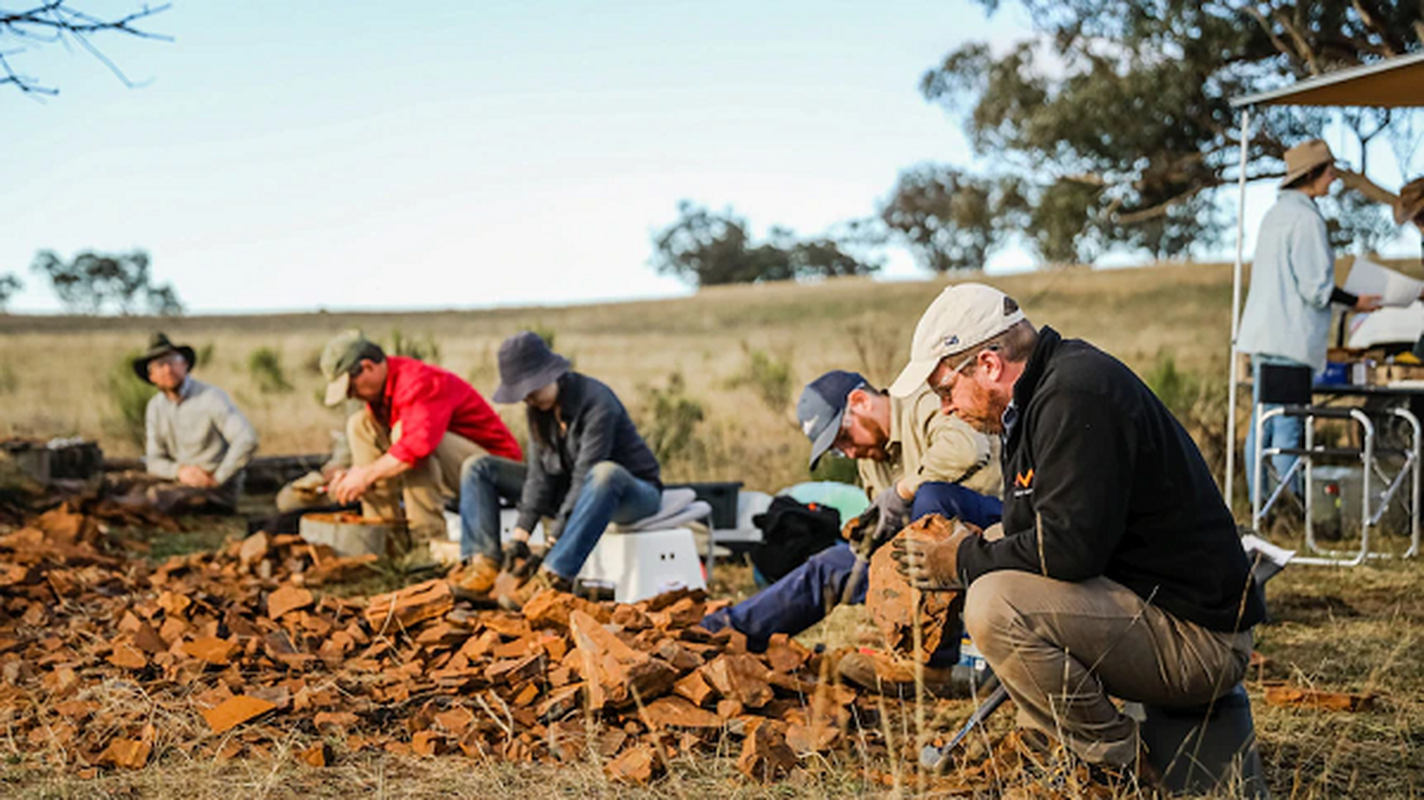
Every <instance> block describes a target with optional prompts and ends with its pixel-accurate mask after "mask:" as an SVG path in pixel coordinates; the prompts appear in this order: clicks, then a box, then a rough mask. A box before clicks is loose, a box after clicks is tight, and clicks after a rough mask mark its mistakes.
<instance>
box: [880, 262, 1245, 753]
mask: <svg viewBox="0 0 1424 800" xmlns="http://www.w3.org/2000/svg"><path fill="white" fill-rule="evenodd" d="M926 381H928V382H929V384H930V386H931V387H932V388H933V389H934V391H935V392H936V393H937V394H938V395H939V397H940V400H941V403H942V407H943V410H944V412H945V413H947V414H948V413H954V414H958V415H959V416H960V417H961V418H962V419H964V420H965V421H966V422H968V423H969V424H971V425H973V426H975V427H976V428H979V429H980V430H983V431H985V432H986V433H997V434H999V435H1000V436H1002V437H1003V441H1004V447H1003V475H1004V484H1005V486H1004V510H1003V535H1002V537H998V538H994V539H993V540H990V537H987V536H981V535H976V534H977V532H976V531H971V530H968V529H965V528H961V529H960V531H959V532H958V533H956V535H955V536H954V537H952V538H951V539H949V540H946V541H944V542H940V543H934V542H927V541H922V540H912V541H909V542H907V543H906V544H904V545H903V546H901V547H900V548H899V549H898V550H897V553H896V555H897V558H899V560H900V565H901V569H902V570H904V572H905V574H906V576H907V577H908V578H909V579H910V580H911V581H912V582H914V583H916V584H917V585H919V586H920V587H922V588H967V594H966V597H965V607H964V624H965V627H966V629H967V630H968V632H969V635H970V637H971V638H972V639H973V641H974V643H975V645H977V646H978V648H979V650H980V651H981V652H982V653H983V654H984V656H985V658H986V659H987V660H988V662H989V665H990V666H991V667H992V668H993V670H994V672H995V673H996V674H997V675H998V676H999V678H1000V679H1001V680H1002V681H1003V683H1004V686H1005V687H1006V688H1007V689H1008V691H1009V695H1010V697H1012V698H1013V700H1014V702H1015V704H1016V705H1017V706H1018V708H1019V723H1020V724H1021V725H1022V726H1024V727H1026V728H1029V729H1031V730H1033V731H1037V732H1038V734H1037V735H1030V737H1029V738H1030V739H1040V740H1041V739H1042V737H1044V736H1046V737H1051V739H1061V741H1062V743H1063V744H1064V745H1066V746H1067V747H1068V748H1070V749H1071V750H1072V751H1073V752H1074V753H1075V754H1077V755H1078V756H1079V757H1080V758H1082V759H1083V760H1084V761H1086V762H1088V763H1089V764H1090V765H1098V766H1101V767H1106V768H1109V769H1110V770H1116V769H1127V770H1133V768H1135V767H1138V766H1139V762H1138V757H1139V742H1138V735H1137V726H1136V723H1135V722H1134V721H1133V720H1132V719H1131V718H1129V717H1127V716H1125V715H1123V714H1122V713H1121V712H1119V711H1118V709H1117V707H1116V706H1115V705H1114V704H1113V703H1112V701H1111V700H1110V699H1109V696H1110V695H1111V696H1114V697H1119V698H1122V699H1126V700H1138V701H1142V702H1146V703H1152V704H1159V705H1167V706H1173V705H1193V704H1199V703H1206V702H1208V701H1211V700H1213V699H1215V698H1217V697H1219V696H1220V695H1222V694H1225V693H1226V692H1228V691H1230V690H1231V689H1232V688H1233V687H1234V686H1235V685H1236V684H1237V683H1238V682H1239V681H1240V680H1241V678H1242V677H1243V675H1245V672H1246V666H1247V662H1248V661H1249V659H1250V655H1251V633H1250V629H1251V626H1253V625H1255V624H1256V623H1257V622H1259V621H1260V620H1261V619H1262V618H1263V616H1264V606H1263V604H1262V601H1261V597H1260V593H1259V590H1258V589H1257V587H1256V585H1255V582H1254V581H1253V580H1252V578H1251V572H1250V566H1249V564H1248V562H1247V559H1246V555H1245V552H1244V551H1243V550H1242V547H1241V543H1240V539H1239V538H1238V537H1237V533H1236V525H1235V522H1234V521H1233V519H1232V516H1231V513H1230V511H1229V510H1228V509H1227V507H1226V504H1225V503H1224V502H1223V500H1222V498H1221V494H1220V492H1219V491H1218V490H1217V488H1216V484H1215V483H1214V482H1213V481H1212V478H1211V475H1210V474H1209V473H1208V471H1207V467H1206V463H1205V462H1204V461H1203V460H1202V457H1201V453H1200V452H1199V451H1198V450H1197V447H1196V445H1195V443H1193V442H1192V440H1191V438H1190V437H1188V436H1187V433H1186V431H1184V430H1183V429H1182V426H1181V425H1180V424H1179V423H1178V422H1177V420H1176V419H1175V418H1174V417H1173V416H1172V414H1171V412H1169V411H1168V410H1167V409H1166V408H1165V407H1164V406H1163V405H1162V403H1161V402H1159V401H1158V399H1157V398H1156V396H1155V395H1153V394H1152V391H1151V390H1150V389H1148V388H1147V386H1146V385H1144V384H1143V383H1142V381H1141V380H1139V379H1138V378H1137V376H1136V375H1134V374H1133V373H1132V371H1131V370H1129V369H1128V368H1127V367H1126V366H1124V365H1123V364H1122V363H1121V362H1120V361H1118V360H1117V359H1115V358H1113V357H1112V356H1109V355H1107V354H1106V353H1104V352H1102V351H1101V350H1098V349H1097V348H1095V347H1093V346H1092V345H1090V344H1088V343H1086V342H1083V341H1080V340H1077V339H1064V338H1062V337H1061V336H1059V335H1058V333H1057V332H1056V331H1054V330H1053V329H1052V328H1044V329H1043V330H1042V331H1036V330H1035V329H1034V328H1033V326H1032V325H1031V324H1030V323H1029V321H1028V320H1027V319H1026V318H1025V317H1024V315H1023V312H1022V311H1020V310H1019V308H1018V305H1017V304H1016V303H1014V301H1013V300H1012V299H1010V298H1009V297H1007V296H1006V295H1004V294H1003V293H1002V292H1000V291H998V290H997V289H993V288H991V287H988V286H984V285H981V284H972V283H966V284H961V285H959V286H952V287H950V288H948V289H946V290H945V291H944V292H943V293H942V294H941V295H940V296H939V297H938V298H937V299H936V300H935V301H934V303H933V304H931V305H930V307H929V309H928V310H927V311H926V312H925V314H924V316H923V317H921V318H920V322H919V326H918V327H917V328H916V330H915V338H914V343H913V346H912V352H911V362H910V364H909V365H908V366H907V367H906V368H905V369H904V371H903V372H901V374H900V377H899V378H898V379H897V380H896V382H895V384H894V385H893V386H891V388H890V391H891V393H892V394H895V395H906V394H909V393H911V392H913V391H915V390H916V389H917V388H918V387H920V386H921V385H923V383H924V382H926Z"/></svg>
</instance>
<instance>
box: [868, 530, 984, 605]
mask: <svg viewBox="0 0 1424 800" xmlns="http://www.w3.org/2000/svg"><path fill="white" fill-rule="evenodd" d="M907 530H909V531H911V533H910V534H909V535H906V536H902V537H901V538H899V539H896V540H895V542H894V544H893V545H892V549H891V555H892V556H893V557H894V559H895V567H896V569H898V570H899V571H900V574H901V575H903V576H904V578H905V580H906V581H908V582H909V584H910V585H911V586H913V587H915V588H916V589H919V590H920V591H922V592H938V591H954V590H957V589H963V588H964V586H963V585H962V584H961V583H960V580H959V545H960V544H962V543H963V542H964V540H965V539H968V538H969V537H970V536H979V535H981V533H982V531H980V530H979V528H978V527H977V526H975V525H971V524H969V523H967V522H961V521H959V520H955V521H954V533H952V534H950V536H949V537H948V538H946V539H940V540H934V539H930V538H927V537H925V536H921V535H915V532H914V531H913V529H907Z"/></svg>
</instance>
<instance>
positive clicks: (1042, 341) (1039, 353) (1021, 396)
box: [1009, 325, 1063, 440]
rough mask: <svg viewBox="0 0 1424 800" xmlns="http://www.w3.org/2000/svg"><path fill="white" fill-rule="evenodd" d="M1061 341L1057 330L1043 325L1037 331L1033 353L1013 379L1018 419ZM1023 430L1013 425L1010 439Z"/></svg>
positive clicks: (1036, 388) (1020, 426)
mask: <svg viewBox="0 0 1424 800" xmlns="http://www.w3.org/2000/svg"><path fill="white" fill-rule="evenodd" d="M1062 341H1063V337H1062V336H1060V335H1059V333H1058V331H1055V330H1054V329H1052V328H1050V327H1048V326H1047V325H1044V326H1043V327H1042V328H1041V329H1039V331H1038V342H1037V343H1036V344H1034V346H1033V354H1032V355H1030V356H1029V357H1028V363H1027V364H1025V365H1024V371H1023V374H1022V375H1020V376H1019V379H1018V380H1017V381H1014V401H1013V403H1014V406H1015V407H1016V408H1017V409H1018V410H1019V416H1020V420H1022V416H1023V414H1024V412H1026V411H1027V410H1028V404H1029V402H1031V401H1032V400H1033V395H1034V392H1036V391H1038V384H1039V382H1040V381H1042V380H1043V373H1044V371H1046V370H1047V369H1048V361H1049V359H1051V358H1053V354H1054V353H1055V352H1057V350H1058V344H1059V343H1060V342H1062ZM1022 430H1023V426H1022V425H1015V426H1014V430H1013V431H1011V432H1010V436H1009V438H1010V440H1013V439H1016V438H1018V434H1019V432H1020V431H1022Z"/></svg>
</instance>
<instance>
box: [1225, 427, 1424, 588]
mask: <svg viewBox="0 0 1424 800" xmlns="http://www.w3.org/2000/svg"><path fill="white" fill-rule="evenodd" d="M1258 412H1259V408H1258ZM1390 413H1391V414H1393V415H1394V416H1397V417H1399V418H1401V419H1403V420H1404V421H1405V422H1407V423H1409V426H1410V429H1411V430H1412V431H1413V434H1414V435H1413V438H1412V445H1411V447H1410V448H1409V449H1407V450H1403V451H1399V450H1391V451H1389V452H1390V453H1391V454H1402V455H1403V456H1404V465H1403V466H1402V467H1400V469H1399V472H1397V473H1396V474H1395V475H1394V477H1393V478H1391V477H1389V476H1388V475H1387V474H1386V473H1385V471H1384V469H1383V467H1381V466H1380V463H1379V461H1378V459H1377V458H1376V456H1377V453H1376V448H1375V424H1374V421H1373V420H1371V419H1370V417H1369V415H1368V414H1366V413H1365V412H1364V411H1362V410H1360V409H1358V408H1330V407H1326V406H1310V405H1283V406H1279V407H1276V408H1272V409H1271V410H1269V411H1266V412H1265V413H1258V414H1257V415H1256V436H1255V445H1256V447H1255V453H1253V455H1254V456H1255V459H1254V461H1253V462H1252V470H1253V476H1252V477H1253V478H1254V480H1253V481H1252V486H1253V491H1252V493H1251V526H1252V528H1253V529H1256V530H1260V527H1261V517H1262V516H1263V515H1264V514H1265V513H1266V511H1267V510H1269V509H1270V508H1271V506H1272V505H1274V504H1275V502H1276V501H1277V500H1278V499H1279V498H1280V497H1281V494H1282V492H1284V491H1285V489H1286V487H1287V486H1288V485H1289V484H1290V479H1291V477H1292V476H1293V475H1295V474H1296V473H1297V472H1303V475H1304V482H1305V489H1304V494H1305V546H1306V549H1307V550H1309V551H1310V552H1311V553H1314V554H1316V555H1311V556H1300V557H1297V558H1295V559H1292V562H1293V563H1296V564H1314V565H1322V566H1342V567H1354V566H1359V565H1360V564H1363V563H1365V561H1366V560H1368V559H1371V558H1395V557H1396V556H1394V555H1393V554H1391V553H1372V552H1370V532H1371V529H1373V528H1374V527H1376V526H1378V525H1379V522H1380V519H1381V518H1383V516H1384V513H1385V511H1387V510H1388V509H1389V504H1390V503H1391V502H1392V501H1393V500H1394V496H1395V494H1396V493H1397V492H1398V491H1399V489H1400V487H1401V486H1402V485H1403V484H1404V479H1405V477H1406V476H1407V477H1409V478H1410V493H1409V498H1408V501H1407V502H1406V504H1405V506H1406V508H1407V510H1408V512H1409V549H1408V550H1406V551H1405V552H1404V553H1403V555H1402V556H1399V557H1402V558H1413V557H1415V556H1417V555H1418V554H1419V537H1420V530H1419V507H1418V506H1419V488H1420V460H1421V455H1422V454H1424V442H1422V440H1424V436H1421V428H1420V424H1419V418H1418V417H1416V416H1415V415H1414V414H1413V413H1411V412H1410V411H1409V410H1408V409H1405V408H1393V409H1390ZM1274 417H1300V418H1302V419H1304V420H1305V446H1304V447H1266V448H1263V447H1261V442H1262V439H1263V437H1264V435H1265V425H1266V421H1267V420H1270V419H1272V418H1274ZM1317 419H1349V420H1353V421H1354V422H1356V423H1358V424H1359V426H1360V430H1361V433H1362V438H1363V441H1364V446H1363V447H1362V448H1360V449H1354V448H1330V447H1319V446H1317V445H1316V444H1315V421H1316V420H1317ZM1276 455H1293V456H1296V462H1295V463H1294V464H1292V465H1291V468H1290V469H1288V470H1286V474H1285V475H1282V476H1280V480H1279V482H1278V483H1277V484H1276V487H1275V489H1274V490H1273V491H1272V492H1271V494H1270V496H1269V497H1268V498H1265V499H1264V501H1263V499H1262V497H1261V492H1262V489H1263V483H1262V481H1263V479H1264V477H1265V474H1264V473H1265V469H1266V460H1267V459H1268V458H1270V457H1271V456H1276ZM1349 457H1355V458H1358V459H1359V460H1360V464H1361V467H1362V471H1363V475H1362V479H1361V486H1360V490H1361V495H1362V497H1361V498H1360V501H1361V508H1360V549H1359V551H1358V552H1355V553H1351V552H1348V551H1343V550H1329V549H1325V548H1322V547H1321V546H1320V545H1319V544H1318V543H1317V542H1316V540H1315V525H1314V521H1313V519H1312V516H1311V512H1312V510H1313V501H1314V496H1315V491H1314V465H1315V459H1317V458H1349ZM1372 476H1374V477H1377V478H1378V479H1379V480H1380V482H1381V483H1383V484H1385V485H1386V487H1387V488H1386V489H1385V492H1384V494H1383V495H1382V496H1381V497H1380V501H1379V505H1378V507H1377V508H1374V509H1373V510H1371V508H1370V497H1371V495H1372V492H1371V491H1370V488H1371V485H1372V484H1371V477H1372Z"/></svg>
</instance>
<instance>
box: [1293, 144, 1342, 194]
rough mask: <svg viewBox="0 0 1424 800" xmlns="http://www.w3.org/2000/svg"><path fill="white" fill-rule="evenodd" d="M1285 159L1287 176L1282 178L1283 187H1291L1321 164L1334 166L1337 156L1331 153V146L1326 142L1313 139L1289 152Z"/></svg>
mask: <svg viewBox="0 0 1424 800" xmlns="http://www.w3.org/2000/svg"><path fill="white" fill-rule="evenodd" d="M1285 159H1286V176H1285V177H1284V178H1281V185H1282V186H1289V185H1290V184H1291V182H1292V181H1294V180H1295V179H1297V178H1299V177H1300V176H1302V175H1304V174H1306V173H1307V172H1310V171H1311V170H1313V169H1315V168H1316V167H1318V166H1320V165H1321V164H1333V163H1334V162H1335V154H1334V153H1332V152H1330V145H1328V144H1326V143H1325V142H1324V140H1322V139H1311V140H1310V141H1308V142H1301V143H1300V144H1298V145H1296V146H1295V147H1292V148H1291V149H1289V150H1287V151H1286V155H1285Z"/></svg>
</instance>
